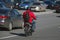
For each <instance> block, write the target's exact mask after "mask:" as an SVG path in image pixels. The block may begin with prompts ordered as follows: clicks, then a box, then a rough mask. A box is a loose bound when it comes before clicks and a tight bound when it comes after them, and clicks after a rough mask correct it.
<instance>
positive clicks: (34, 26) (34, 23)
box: [32, 21, 36, 31]
mask: <svg viewBox="0 0 60 40" xmlns="http://www.w3.org/2000/svg"><path fill="white" fill-rule="evenodd" d="M35 29H36V22H35V21H33V22H32V30H33V31H35Z"/></svg>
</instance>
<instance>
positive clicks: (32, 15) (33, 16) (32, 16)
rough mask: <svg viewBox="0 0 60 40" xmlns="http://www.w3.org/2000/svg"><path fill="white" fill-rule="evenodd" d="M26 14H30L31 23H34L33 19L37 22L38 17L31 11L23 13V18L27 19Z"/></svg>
mask: <svg viewBox="0 0 60 40" xmlns="http://www.w3.org/2000/svg"><path fill="white" fill-rule="evenodd" d="M26 12H28V13H29V16H30V19H29V23H32V21H33V19H34V20H36V16H35V15H34V13H33V12H32V11H30V10H26V11H25V12H23V18H24V17H25V15H26ZM24 22H25V20H24Z"/></svg>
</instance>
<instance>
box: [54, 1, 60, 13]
mask: <svg viewBox="0 0 60 40" xmlns="http://www.w3.org/2000/svg"><path fill="white" fill-rule="evenodd" d="M54 9H55V10H56V12H59V13H60V1H56V4H55V6H54Z"/></svg>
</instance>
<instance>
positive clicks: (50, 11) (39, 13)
mask: <svg viewBox="0 0 60 40" xmlns="http://www.w3.org/2000/svg"><path fill="white" fill-rule="evenodd" d="M54 11H55V10H49V9H47V10H46V12H34V13H35V14H36V15H42V14H51V13H53V12H54Z"/></svg>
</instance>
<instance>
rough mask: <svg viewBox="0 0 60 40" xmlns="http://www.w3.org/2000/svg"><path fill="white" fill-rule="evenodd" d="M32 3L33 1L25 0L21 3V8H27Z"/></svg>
mask: <svg viewBox="0 0 60 40" xmlns="http://www.w3.org/2000/svg"><path fill="white" fill-rule="evenodd" d="M31 4H32V3H31V2H29V1H25V2H22V3H21V4H20V5H19V8H20V9H26V8H28V7H30V6H31Z"/></svg>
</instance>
